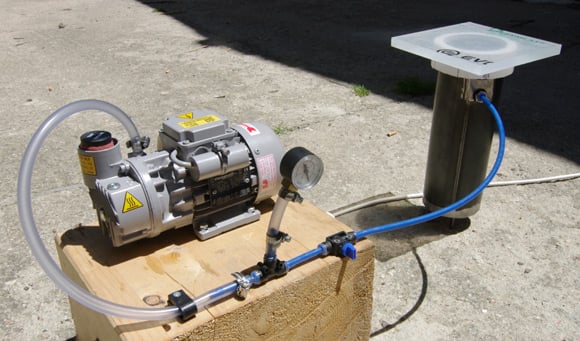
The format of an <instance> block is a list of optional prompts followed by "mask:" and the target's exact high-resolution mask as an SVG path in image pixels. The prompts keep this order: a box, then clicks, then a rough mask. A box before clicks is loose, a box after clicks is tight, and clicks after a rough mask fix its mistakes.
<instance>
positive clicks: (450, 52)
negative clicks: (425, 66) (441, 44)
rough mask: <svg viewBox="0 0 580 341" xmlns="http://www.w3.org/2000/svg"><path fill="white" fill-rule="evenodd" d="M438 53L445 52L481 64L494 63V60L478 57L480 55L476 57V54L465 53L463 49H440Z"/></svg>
mask: <svg viewBox="0 0 580 341" xmlns="http://www.w3.org/2000/svg"><path fill="white" fill-rule="evenodd" d="M437 52H438V53H443V54H444V55H447V56H451V57H458V58H461V59H464V60H467V61H470V62H473V63H476V64H481V65H488V64H492V63H493V61H491V60H488V59H482V58H478V57H474V56H469V55H464V54H462V53H461V51H458V50H452V49H439V50H437Z"/></svg>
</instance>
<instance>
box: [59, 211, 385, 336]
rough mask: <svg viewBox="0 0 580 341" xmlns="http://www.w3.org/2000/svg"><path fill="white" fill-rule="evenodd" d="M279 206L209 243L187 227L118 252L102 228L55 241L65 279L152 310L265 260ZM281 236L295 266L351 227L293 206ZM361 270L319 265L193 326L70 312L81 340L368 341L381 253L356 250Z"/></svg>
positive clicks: (219, 308) (338, 263)
mask: <svg viewBox="0 0 580 341" xmlns="http://www.w3.org/2000/svg"><path fill="white" fill-rule="evenodd" d="M272 206H273V201H271V200H268V201H267V202H265V203H263V204H262V205H261V207H260V209H261V211H262V212H265V213H264V214H263V215H262V218H261V219H260V220H259V221H258V222H255V223H253V224H249V225H247V226H244V227H241V228H238V229H236V230H234V231H230V232H228V233H226V234H223V235H220V236H218V237H216V238H212V239H209V240H207V241H199V240H197V239H195V236H194V235H193V233H192V231H191V230H189V229H188V228H183V229H179V230H174V231H167V232H165V233H163V234H162V235H161V236H159V237H157V238H154V239H151V240H143V241H139V242H136V243H133V244H130V245H126V246H123V247H120V248H114V247H112V246H111V244H110V242H109V241H108V240H107V239H106V237H104V236H103V235H102V234H101V232H100V230H99V229H98V228H96V227H79V228H76V229H73V230H70V231H67V232H66V233H64V234H63V235H62V236H61V237H60V239H57V245H58V251H59V258H60V259H61V265H62V267H63V271H65V273H67V274H68V275H69V276H70V277H71V278H72V279H73V280H74V281H76V282H77V283H80V284H81V285H83V286H84V287H86V288H87V289H88V290H89V291H91V292H93V293H95V294H96V295H98V296H100V297H103V298H105V299H108V300H111V301H113V302H117V303H121V304H126V305H130V306H138V307H145V308H149V306H148V305H147V304H145V302H144V297H147V296H149V297H152V296H158V297H159V298H160V299H161V301H160V305H158V306H157V307H160V306H164V304H165V303H166V302H165V300H166V299H167V295H168V294H169V293H171V292H173V291H176V290H179V289H182V288H183V289H184V290H186V291H187V292H188V293H189V294H190V295H192V296H197V295H200V294H203V293H205V292H206V291H208V290H211V289H213V288H215V287H218V286H220V285H223V284H225V283H228V282H231V281H232V280H233V279H234V278H233V277H232V276H231V273H232V272H239V271H242V270H245V269H248V268H250V267H252V266H255V265H256V263H257V262H258V261H260V260H261V259H262V257H263V253H264V249H265V243H266V238H265V234H266V230H267V225H268V222H269V219H270V210H271V208H272ZM281 230H282V231H285V232H288V233H289V234H290V235H291V236H292V241H291V242H290V243H284V244H282V245H281V246H280V248H279V249H278V250H279V251H278V255H279V258H280V259H290V258H293V257H295V256H298V255H300V254H302V253H303V252H306V251H308V250H311V249H314V248H316V247H317V246H318V244H319V243H320V242H322V241H324V239H325V238H326V237H327V236H328V235H331V234H333V233H336V232H339V231H344V230H349V229H348V227H346V226H345V225H343V224H342V223H340V222H339V221H337V220H335V219H334V218H332V217H330V216H329V215H327V214H326V213H325V212H323V211H321V210H320V209H318V208H316V207H315V206H313V205H312V204H310V203H307V202H305V203H303V204H302V205H299V204H295V203H290V204H289V205H288V209H287V211H286V214H285V216H284V219H283V221H282V227H281ZM357 248H358V250H359V255H358V259H357V261H354V262H353V261H343V260H341V259H338V258H336V257H326V258H321V259H317V260H314V261H312V262H309V263H307V264H304V265H302V266H300V267H297V268H296V269H293V270H292V271H290V272H289V273H288V274H287V275H286V276H283V277H280V278H278V279H275V280H272V281H270V282H268V283H266V284H265V285H262V286H260V287H257V288H253V289H252V290H251V291H250V294H249V296H248V298H247V299H246V300H243V301H242V300H237V299H233V298H232V299H227V300H224V301H222V302H220V303H219V304H216V305H214V306H211V307H208V308H206V309H205V310H203V311H201V312H199V313H198V314H197V316H196V317H195V318H193V319H191V320H189V321H187V322H186V323H180V322H178V321H164V322H141V321H132V320H128V319H123V318H113V317H106V316H103V315H101V314H98V313H95V312H93V311H91V310H89V309H87V308H85V307H83V306H81V305H79V304H78V303H75V302H71V310H72V314H73V318H74V320H75V326H76V328H77V334H78V335H77V337H78V339H79V340H84V339H90V340H94V339H96V338H99V339H101V340H102V339H107V340H111V339H114V338H113V335H115V336H117V339H121V340H144V339H155V340H165V339H183V340H184V339H198V338H199V339H220V340H224V339H230V338H231V339H238V338H274V339H279V338H287V337H292V338H328V337H330V338H333V339H334V338H340V337H346V339H352V338H355V339H366V338H368V335H369V331H370V313H371V305H372V276H373V264H374V263H373V258H374V257H373V255H374V248H373V245H372V243H371V242H370V241H361V242H359V243H357Z"/></svg>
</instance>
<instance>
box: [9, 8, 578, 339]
mask: <svg viewBox="0 0 580 341" xmlns="http://www.w3.org/2000/svg"><path fill="white" fill-rule="evenodd" d="M464 21H473V22H478V23H481V24H485V25H488V26H493V27H497V28H502V29H506V30H509V31H513V32H517V33H522V34H527V35H530V36H533V37H537V38H541V39H545V40H550V41H555V42H559V43H561V44H562V45H563V48H562V54H561V55H560V56H558V57H553V58H550V59H546V60H543V61H538V62H535V63H532V64H529V65H526V66H522V67H518V68H516V70H515V73H514V75H512V76H509V77H508V78H506V81H505V83H504V90H503V98H502V101H501V106H500V111H501V112H502V115H503V117H504V119H505V124H506V129H507V134H508V145H507V150H506V155H505V160H504V163H503V165H502V167H501V170H500V172H499V174H498V177H497V178H498V180H512V179H522V178H536V177H542V176H550V175H558V174H566V173H576V172H578V171H579V169H580V167H579V163H580V148H579V147H578V144H579V141H580V133H579V128H580V116H578V108H580V96H578V92H577V88H578V87H577V84H578V80H579V79H580V67H579V66H578V61H579V60H580V11H579V3H578V2H577V1H557V2H555V1H507V0H503V1H500V0H494V1H481V2H470V3H469V5H468V4H467V3H466V2H461V1H407V2H398V1H362V2H361V1H358V2H351V1H340V0H339V1H319V2H315V3H314V4H313V3H311V2H310V1H298V0H297V1H254V2H235V1H215V0H214V1H145V0H143V1H133V0H119V1H103V0H100V1H99V0H93V1H87V0H60V1H54V0H26V1H6V0H2V1H0V23H1V24H0V58H1V61H2V64H1V65H2V71H1V72H0V114H1V115H0V117H1V119H2V125H1V126H0V131H1V132H2V135H3V136H4V137H5V138H4V139H3V141H4V142H3V143H4V145H3V147H2V149H1V150H0V153H1V154H0V155H1V160H2V163H1V165H0V167H1V171H0V179H1V180H2V183H4V186H2V188H1V189H0V191H1V192H0V193H1V195H0V198H1V199H0V205H1V207H2V210H1V211H0V222H1V223H0V224H1V226H2V229H1V231H2V233H3V235H4V238H1V239H0V264H1V265H0V269H1V272H0V293H1V297H2V301H3V304H2V307H1V308H0V309H1V311H2V313H1V316H2V325H3V328H2V329H1V331H0V336H2V339H4V340H63V339H69V338H73V337H74V336H75V331H74V328H73V323H72V321H71V317H70V313H69V310H68V301H67V298H66V297H65V295H64V294H63V293H62V292H60V291H59V290H58V289H56V287H55V286H54V285H53V284H52V282H51V281H50V280H49V279H48V277H47V276H46V275H45V274H44V273H43V272H42V270H41V269H40V267H39V266H38V265H37V263H36V261H35V260H34V259H33V258H32V256H31V254H30V252H29V250H28V246H27V244H26V242H25V240H24V238H23V235H22V232H21V229H20V224H19V221H18V215H17V209H16V195H15V191H16V179H17V177H18V167H19V163H20V159H21V156H22V154H23V151H24V148H25V146H26V144H27V142H28V140H29V139H30V137H31V136H32V134H33V132H34V131H35V129H36V128H37V127H38V126H39V124H40V123H41V122H42V121H43V120H44V119H45V118H46V117H47V116H48V115H49V114H50V113H51V112H53V111H54V110H56V109H57V108H59V107H61V106H62V105H64V104H67V103H69V102H71V101H74V100H78V99H84V98H98V99H102V100H105V101H108V102H111V103H113V104H116V105H117V106H119V107H120V108H122V109H124V110H125V111H126V112H127V113H129V114H130V115H131V117H132V118H133V120H134V121H135V123H136V124H137V126H138V127H139V128H140V130H141V133H142V134H145V135H149V136H152V137H155V136H156V133H157V130H158V129H159V127H160V125H161V121H162V119H163V118H164V117H166V116H168V115H171V114H175V113H183V112H187V111H190V110H192V109H194V108H209V109H213V110H215V111H217V112H220V113H222V114H224V115H226V116H227V117H229V119H230V121H232V122H243V121H249V120H262V121H264V122H266V123H267V124H269V125H270V126H272V127H275V128H276V129H277V130H279V131H280V133H281V134H280V138H281V139H282V140H283V142H284V144H285V145H286V146H287V147H288V148H289V147H291V146H295V145H302V146H305V147H307V148H309V149H311V150H313V151H314V152H316V153H318V154H319V155H320V156H321V157H322V159H323V160H324V162H325V167H326V173H325V175H324V178H323V180H322V181H321V183H320V184H319V185H318V186H317V187H315V188H314V189H312V190H310V191H309V192H305V193H304V195H305V196H306V197H307V199H309V200H311V201H313V202H314V203H315V204H317V205H318V206H319V207H321V208H322V209H324V210H331V209H334V208H337V207H341V206H344V205H347V204H349V203H352V202H356V201H359V200H363V199H365V198H367V197H371V196H375V195H380V194H381V193H389V192H391V193H393V194H396V195H398V194H407V193H414V192H420V191H421V190H422V186H423V179H424V172H425V163H426V151H427V145H428V139H429V130H430V123H431V116H432V114H431V107H432V102H433V96H432V95H431V94H429V93H427V94H422V95H421V94H419V95H417V96H409V95H408V94H405V93H400V92H398V91H397V90H396V88H397V84H401V82H404V81H410V80H412V81H414V82H415V84H416V85H417V84H426V85H427V88H428V87H429V85H432V84H433V82H434V80H435V72H434V71H433V70H432V69H431V68H430V66H429V63H428V61H426V60H423V59H421V58H419V57H415V56H412V55H409V54H407V53H404V52H400V51H397V50H395V49H393V48H390V47H389V40H390V37H392V36H396V35H400V34H404V33H410V32H416V31H419V30H423V29H427V28H433V27H439V26H443V25H448V24H454V23H459V22H464ZM355 84H364V85H365V86H366V87H367V88H368V89H369V90H370V91H371V95H369V96H367V97H358V96H356V95H355V94H354V92H353V86H354V85H355ZM98 128H105V129H109V130H112V131H113V132H114V133H116V135H117V136H124V134H123V130H122V128H121V127H120V125H119V124H118V123H116V122H115V121H114V120H112V119H110V118H109V117H107V116H106V115H104V114H101V113H93V114H92V116H91V115H90V114H84V115H78V116H75V117H73V118H71V119H69V120H67V121H65V123H64V124H63V125H62V126H61V127H59V129H57V131H55V132H54V133H53V134H52V136H51V138H50V139H49V141H48V142H47V144H46V146H45V147H44V149H43V153H42V155H40V157H39V159H38V162H37V167H36V173H35V177H34V189H33V197H34V199H33V204H34V208H35V216H36V219H37V221H38V223H39V226H41V233H42V235H43V237H44V239H45V241H46V243H47V244H48V245H49V246H50V248H51V249H53V247H52V238H53V235H54V233H58V232H63V231H65V230H67V229H69V228H71V227H74V226H75V225H77V224H79V223H90V222H94V221H95V218H96V217H95V214H94V212H93V210H92V208H91V203H90V200H89V197H88V195H87V190H86V189H85V187H84V185H83V184H82V181H81V175H80V170H79V167H78V164H77V162H78V161H77V157H76V155H75V153H76V146H77V144H78V142H77V141H78V136H79V135H80V134H81V133H83V132H85V131H87V130H92V129H98ZM390 131H397V132H398V133H397V134H396V135H394V136H390V137H389V136H388V135H387V133H388V132H390ZM494 145H495V144H494ZM494 152H495V147H494V149H493V151H492V156H491V157H492V158H493V157H494V154H493V153H494ZM579 203H580V180H572V181H568V182H558V183H550V184H541V185H528V186H517V187H499V188H490V189H488V190H486V193H485V195H484V201H483V204H482V208H481V210H480V212H479V213H478V214H476V215H475V216H473V217H471V219H470V221H469V222H468V223H469V227H468V228H466V229H464V230H462V231H448V230H446V229H445V228H444V227H442V225H444V224H443V223H444V222H437V223H435V224H430V225H425V226H420V227H418V228H414V229H411V230H409V231H404V232H398V233H392V234H389V235H383V236H379V237H376V238H374V240H375V241H376V243H377V246H378V250H377V260H376V275H375V292H374V307H373V321H372V329H373V330H374V331H377V333H376V334H378V335H377V336H376V338H377V339H385V340H387V339H394V340H402V339H403V340H404V339H415V340H417V339H458V340H465V339H468V340H469V339H486V340H496V339H497V340H503V339H523V340H534V339H537V340H573V339H578V338H579V337H580V320H579V318H580V281H578V278H580V263H579V262H580V244H579V243H580V229H579V227H580V226H579V225H580V224H579V222H580V218H579V215H578V212H579V208H580V206H579V205H580V204H579ZM421 212H422V209H421V202H420V201H412V202H399V203H395V204H390V205H388V206H385V205H383V206H378V207H374V208H371V209H366V210H362V211H359V212H355V213H352V214H349V215H347V216H344V217H341V219H343V220H344V221H347V222H349V224H351V225H352V226H353V227H355V228H362V227H368V226H372V225H373V224H375V223H379V222H382V221H384V220H393V219H401V218H404V217H408V216H410V215H414V214H419V213H421ZM453 232H455V233H453ZM54 254H55V252H53V255H54ZM378 331H382V333H379V332H378Z"/></svg>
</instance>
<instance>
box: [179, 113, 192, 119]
mask: <svg viewBox="0 0 580 341" xmlns="http://www.w3.org/2000/svg"><path fill="white" fill-rule="evenodd" d="M177 118H188V119H192V118H193V113H192V112H188V113H187V114H182V115H179V116H177Z"/></svg>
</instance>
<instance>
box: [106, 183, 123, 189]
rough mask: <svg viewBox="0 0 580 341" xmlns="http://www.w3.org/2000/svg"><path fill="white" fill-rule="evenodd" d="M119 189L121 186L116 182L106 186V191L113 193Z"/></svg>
mask: <svg viewBox="0 0 580 341" xmlns="http://www.w3.org/2000/svg"><path fill="white" fill-rule="evenodd" d="M119 188H121V184H120V183H118V182H112V183H110V184H108V185H107V189H108V190H110V191H114V190H116V189H119Z"/></svg>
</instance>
